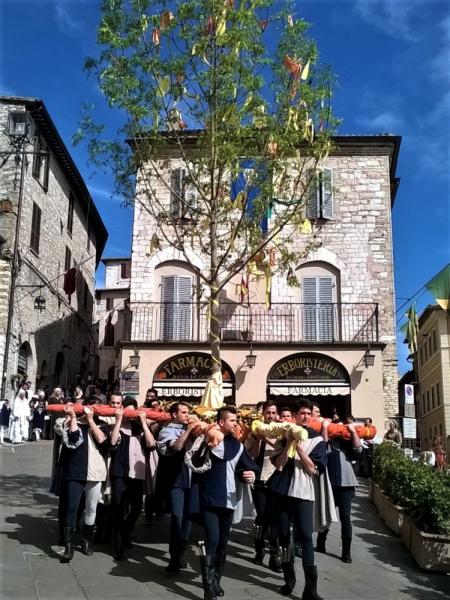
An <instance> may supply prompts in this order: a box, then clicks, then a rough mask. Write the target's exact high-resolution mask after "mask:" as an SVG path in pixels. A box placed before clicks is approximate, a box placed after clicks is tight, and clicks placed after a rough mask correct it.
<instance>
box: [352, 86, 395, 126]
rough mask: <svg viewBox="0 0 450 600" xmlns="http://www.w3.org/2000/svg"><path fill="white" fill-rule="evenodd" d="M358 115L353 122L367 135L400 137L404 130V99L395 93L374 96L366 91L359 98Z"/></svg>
mask: <svg viewBox="0 0 450 600" xmlns="http://www.w3.org/2000/svg"><path fill="white" fill-rule="evenodd" d="M359 108H360V110H359V113H360V114H359V115H358V116H355V118H354V121H355V123H356V124H357V125H360V126H361V127H364V129H365V130H367V133H394V134H396V135H402V133H404V131H405V129H406V123H405V119H404V117H403V114H404V110H405V108H404V99H403V98H402V96H401V95H399V94H397V93H391V94H375V93H374V92H372V91H370V90H368V89H366V90H364V91H363V92H362V93H361V95H360V97H359Z"/></svg>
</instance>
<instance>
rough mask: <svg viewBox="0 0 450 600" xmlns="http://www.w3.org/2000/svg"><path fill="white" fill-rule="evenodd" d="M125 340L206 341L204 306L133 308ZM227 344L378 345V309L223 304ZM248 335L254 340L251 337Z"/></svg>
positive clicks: (223, 334) (221, 313)
mask: <svg viewBox="0 0 450 600" xmlns="http://www.w3.org/2000/svg"><path fill="white" fill-rule="evenodd" d="M127 321H128V323H129V325H128V327H127V328H126V329H127V330H128V334H127V336H126V341H164V342H207V341H208V340H209V316H208V305H207V303H205V302H176V303H158V302H154V303H133V304H132V305H131V309H130V314H129V315H128V318H127ZM219 322H220V330H221V338H222V340H223V341H224V342H242V341H247V340H248V341H250V339H251V340H252V341H253V342H256V343H257V342H264V343H269V344H270V343H282V342H285V343H294V342H295V343H298V342H310V343H332V342H354V343H356V342H376V341H378V305H377V304H368V303H358V304H349V303H333V304H304V303H303V304H294V303H292V304H288V303H286V304H272V305H271V307H270V308H266V307H265V306H263V305H261V304H256V303H254V304H252V303H250V304H244V303H243V304H237V303H232V302H226V303H221V304H220V307H219ZM249 336H250V337H249Z"/></svg>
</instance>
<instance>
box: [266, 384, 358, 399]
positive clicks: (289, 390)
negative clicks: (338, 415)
mask: <svg viewBox="0 0 450 600" xmlns="http://www.w3.org/2000/svg"><path fill="white" fill-rule="evenodd" d="M269 391H270V393H271V394H273V395H274V396H347V395H349V394H350V386H349V385H348V383H344V382H335V381H327V382H322V381H320V382H308V383H306V382H297V383H296V382H294V381H277V382H273V383H270V384H269Z"/></svg>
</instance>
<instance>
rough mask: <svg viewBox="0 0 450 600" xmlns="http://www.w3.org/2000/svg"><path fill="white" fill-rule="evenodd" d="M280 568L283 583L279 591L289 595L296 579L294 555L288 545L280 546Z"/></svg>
mask: <svg viewBox="0 0 450 600" xmlns="http://www.w3.org/2000/svg"><path fill="white" fill-rule="evenodd" d="M281 568H282V569H283V575H284V585H283V587H282V588H281V590H280V591H281V594H282V595H283V596H289V594H291V593H292V590H293V589H294V588H295V584H296V581H297V580H296V578H295V568H294V556H293V554H292V549H291V547H290V546H288V547H287V548H281Z"/></svg>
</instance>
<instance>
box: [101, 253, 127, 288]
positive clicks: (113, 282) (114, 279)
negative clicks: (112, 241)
mask: <svg viewBox="0 0 450 600" xmlns="http://www.w3.org/2000/svg"><path fill="white" fill-rule="evenodd" d="M104 262H105V265H106V269H105V288H107V289H111V288H129V287H130V278H129V277H126V278H122V263H130V262H131V259H130V258H127V259H120V260H118V261H117V262H116V261H112V260H111V259H107V260H105V261H104Z"/></svg>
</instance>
